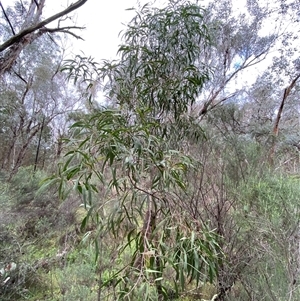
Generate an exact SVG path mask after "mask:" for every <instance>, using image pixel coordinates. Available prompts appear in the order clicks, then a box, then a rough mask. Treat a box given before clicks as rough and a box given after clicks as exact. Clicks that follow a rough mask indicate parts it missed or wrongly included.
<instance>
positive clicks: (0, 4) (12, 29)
mask: <svg viewBox="0 0 300 301" xmlns="http://www.w3.org/2000/svg"><path fill="white" fill-rule="evenodd" d="M0 6H1V9H2V11H3V14H4V17H5V19H6V21H7V23H8V24H9V26H10V29H11V31H12V33H13V35H16V33H15V31H14V28H13V26H12V25H11V23H10V21H9V18H8V16H7V14H6V12H5V9H4V7H3V5H2V2H1V1H0Z"/></svg>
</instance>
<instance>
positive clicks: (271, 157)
mask: <svg viewBox="0 0 300 301" xmlns="http://www.w3.org/2000/svg"><path fill="white" fill-rule="evenodd" d="M299 78H300V74H298V75H297V76H296V77H295V78H294V79H293V80H292V82H291V84H290V85H289V86H288V87H286V88H285V89H284V93H283V97H282V100H281V103H280V106H279V109H278V113H277V116H276V119H275V123H274V127H273V130H272V137H271V139H272V143H271V148H270V153H269V163H270V164H273V161H274V154H275V146H276V138H277V137H278V133H279V123H280V120H281V117H282V112H283V108H284V105H285V103H286V100H287V98H288V96H289V95H290V93H291V90H292V89H293V88H294V86H295V85H296V82H297V80H298V79H299Z"/></svg>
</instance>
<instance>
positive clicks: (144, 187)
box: [52, 1, 221, 300]
mask: <svg viewBox="0 0 300 301" xmlns="http://www.w3.org/2000/svg"><path fill="white" fill-rule="evenodd" d="M203 13H204V11H203V9H202V8H201V7H199V6H198V5H195V4H192V3H189V2H185V1H179V2H173V1H171V2H170V3H169V4H168V5H167V6H166V7H164V8H162V9H156V8H152V7H150V6H148V5H145V6H143V7H141V8H140V9H139V10H137V11H136V17H135V18H133V20H132V21H131V22H130V24H129V25H128V27H127V30H126V31H125V33H124V35H123V40H124V44H123V45H121V47H120V49H119V53H120V55H121V59H120V61H118V62H113V63H111V62H105V63H104V65H103V66H99V65H98V64H96V63H95V62H93V61H92V60H91V59H89V58H82V57H79V56H77V58H76V60H74V61H69V62H68V63H67V65H66V66H65V69H69V71H70V72H71V73H70V75H69V76H70V78H73V79H74V81H75V82H78V81H82V82H84V83H86V84H87V89H88V91H89V89H91V88H92V87H93V85H94V84H95V80H94V77H93V76H94V75H93V73H92V70H95V72H96V74H97V75H98V77H96V79H98V80H99V81H101V80H103V81H104V83H105V91H107V97H108V98H109V99H110V100H111V102H112V104H113V108H103V109H100V110H99V109H97V110H95V113H94V114H92V116H90V117H88V116H86V118H84V119H82V120H81V121H78V122H76V123H75V124H74V125H73V126H72V130H73V135H72V137H71V138H70V140H69V150H70V151H69V152H68V154H67V157H68V159H67V161H66V162H65V163H64V164H63V165H62V166H61V169H60V171H59V175H58V176H57V177H55V178H54V179H53V180H52V182H59V183H60V184H59V186H60V192H61V194H64V193H65V191H66V190H67V188H68V186H69V183H70V181H71V183H74V187H75V188H76V189H77V190H78V191H79V193H80V194H82V196H83V198H84V200H85V207H86V208H87V210H88V215H87V217H86V218H85V219H84V221H83V226H84V225H86V224H87V223H88V218H89V217H90V218H94V219H95V220H97V221H98V222H97V223H96V225H97V227H98V229H99V235H100V237H103V236H105V235H106V236H107V235H111V234H112V235H113V236H115V237H124V240H122V241H121V242H120V241H117V242H116V244H117V246H115V247H116V248H118V249H119V250H121V252H120V253H121V254H122V253H123V254H126V255H130V258H129V260H127V261H126V263H125V264H124V266H121V267H120V270H119V271H118V272H116V273H115V274H113V275H112V277H111V278H110V279H109V280H108V281H106V282H104V283H102V284H101V285H100V287H102V288H103V287H105V286H108V285H109V284H110V283H115V287H116V288H118V289H119V298H122V299H130V298H137V296H138V295H139V294H144V296H143V297H144V298H146V299H147V300H154V299H157V298H162V297H164V298H165V299H168V298H169V290H170V289H173V290H174V291H173V294H174V293H175V294H178V293H179V291H180V290H181V291H182V292H183V291H184V290H185V285H186V283H187V281H188V280H189V281H195V283H197V284H198V283H199V282H200V281H206V280H209V281H213V279H214V278H215V277H216V275H217V268H218V262H219V260H221V251H220V249H219V246H218V240H219V239H218V236H217V235H216V234H215V233H214V232H213V231H211V230H210V229H209V228H208V227H207V225H206V224H205V223H201V222H199V221H198V220H196V219H194V218H193V217H192V216H191V215H189V213H188V212H186V214H185V213H183V211H182V209H183V207H184V205H185V204H184V202H180V199H179V197H178V195H179V191H182V192H183V193H184V191H187V189H188V182H187V181H186V174H187V173H188V172H189V170H190V169H193V168H195V166H194V165H193V160H192V159H191V158H190V157H188V156H185V155H183V154H182V153H181V152H180V150H181V149H182V146H181V147H180V148H179V149H174V148H173V146H175V145H176V146H179V145H180V142H182V143H184V142H185V140H184V139H183V140H182V141H178V136H177V137H175V135H174V133H172V129H176V131H177V132H178V133H179V132H180V131H183V132H184V128H185V127H184V126H186V125H187V126H186V128H188V125H189V121H190V120H189V118H187V111H188V109H189V107H190V105H191V104H193V103H194V102H195V101H196V98H197V97H198V95H199V93H200V92H201V90H202V88H203V85H204V83H205V82H206V81H207V79H208V78H209V74H210V70H209V68H208V67H207V66H206V65H205V64H204V63H203V62H201V61H200V60H199V57H201V54H203V53H204V52H205V51H207V50H208V47H209V45H210V40H209V35H208V30H207V28H206V24H205V23H204V22H203ZM199 66H201V67H200V68H199ZM182 120H186V122H185V123H182ZM196 131H199V128H197V129H196ZM201 133H202V132H201ZM66 180H67V181H66ZM99 182H100V183H102V184H101V185H100V184H99ZM101 190H105V191H106V195H107V198H108V200H109V201H108V202H101V201H100V202H97V200H93V199H92V195H93V194H95V196H96V195H97V194H98V193H99V192H100V191H101ZM97 237H98V236H97ZM101 241H102V240H101V239H100V240H99V239H98V238H96V239H95V243H96V247H97V250H98V252H97V255H99V253H101V250H102V248H103V245H101ZM100 257H101V256H100ZM99 260H100V261H101V258H99ZM99 269H100V271H101V270H102V267H101V265H100V267H99ZM168 273H171V275H168V277H174V285H173V288H172V286H171V285H170V284H168V283H167V282H166V281H164V277H166V275H167V274H168ZM100 277H101V275H100ZM100 291H101V290H100ZM99 294H100V293H99ZM99 300H100V295H99Z"/></svg>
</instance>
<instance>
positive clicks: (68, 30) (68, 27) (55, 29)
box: [42, 26, 85, 40]
mask: <svg viewBox="0 0 300 301" xmlns="http://www.w3.org/2000/svg"><path fill="white" fill-rule="evenodd" d="M70 29H81V30H82V29H85V27H78V26H66V27H59V28H47V27H45V28H43V29H42V30H43V31H44V32H48V33H54V32H64V33H67V34H70V35H72V36H73V37H75V38H76V39H80V40H83V38H82V37H80V36H78V35H76V34H75V33H73V32H71V31H70Z"/></svg>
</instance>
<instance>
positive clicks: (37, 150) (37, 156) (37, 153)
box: [33, 116, 45, 172]
mask: <svg viewBox="0 0 300 301" xmlns="http://www.w3.org/2000/svg"><path fill="white" fill-rule="evenodd" d="M44 123H45V116H44V117H43V121H42V125H41V131H40V136H39V141H38V145H37V149H36V155H35V160H34V168H33V171H34V172H35V171H36V167H37V163H38V159H39V152H40V146H41V140H42V134H43V129H44Z"/></svg>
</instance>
